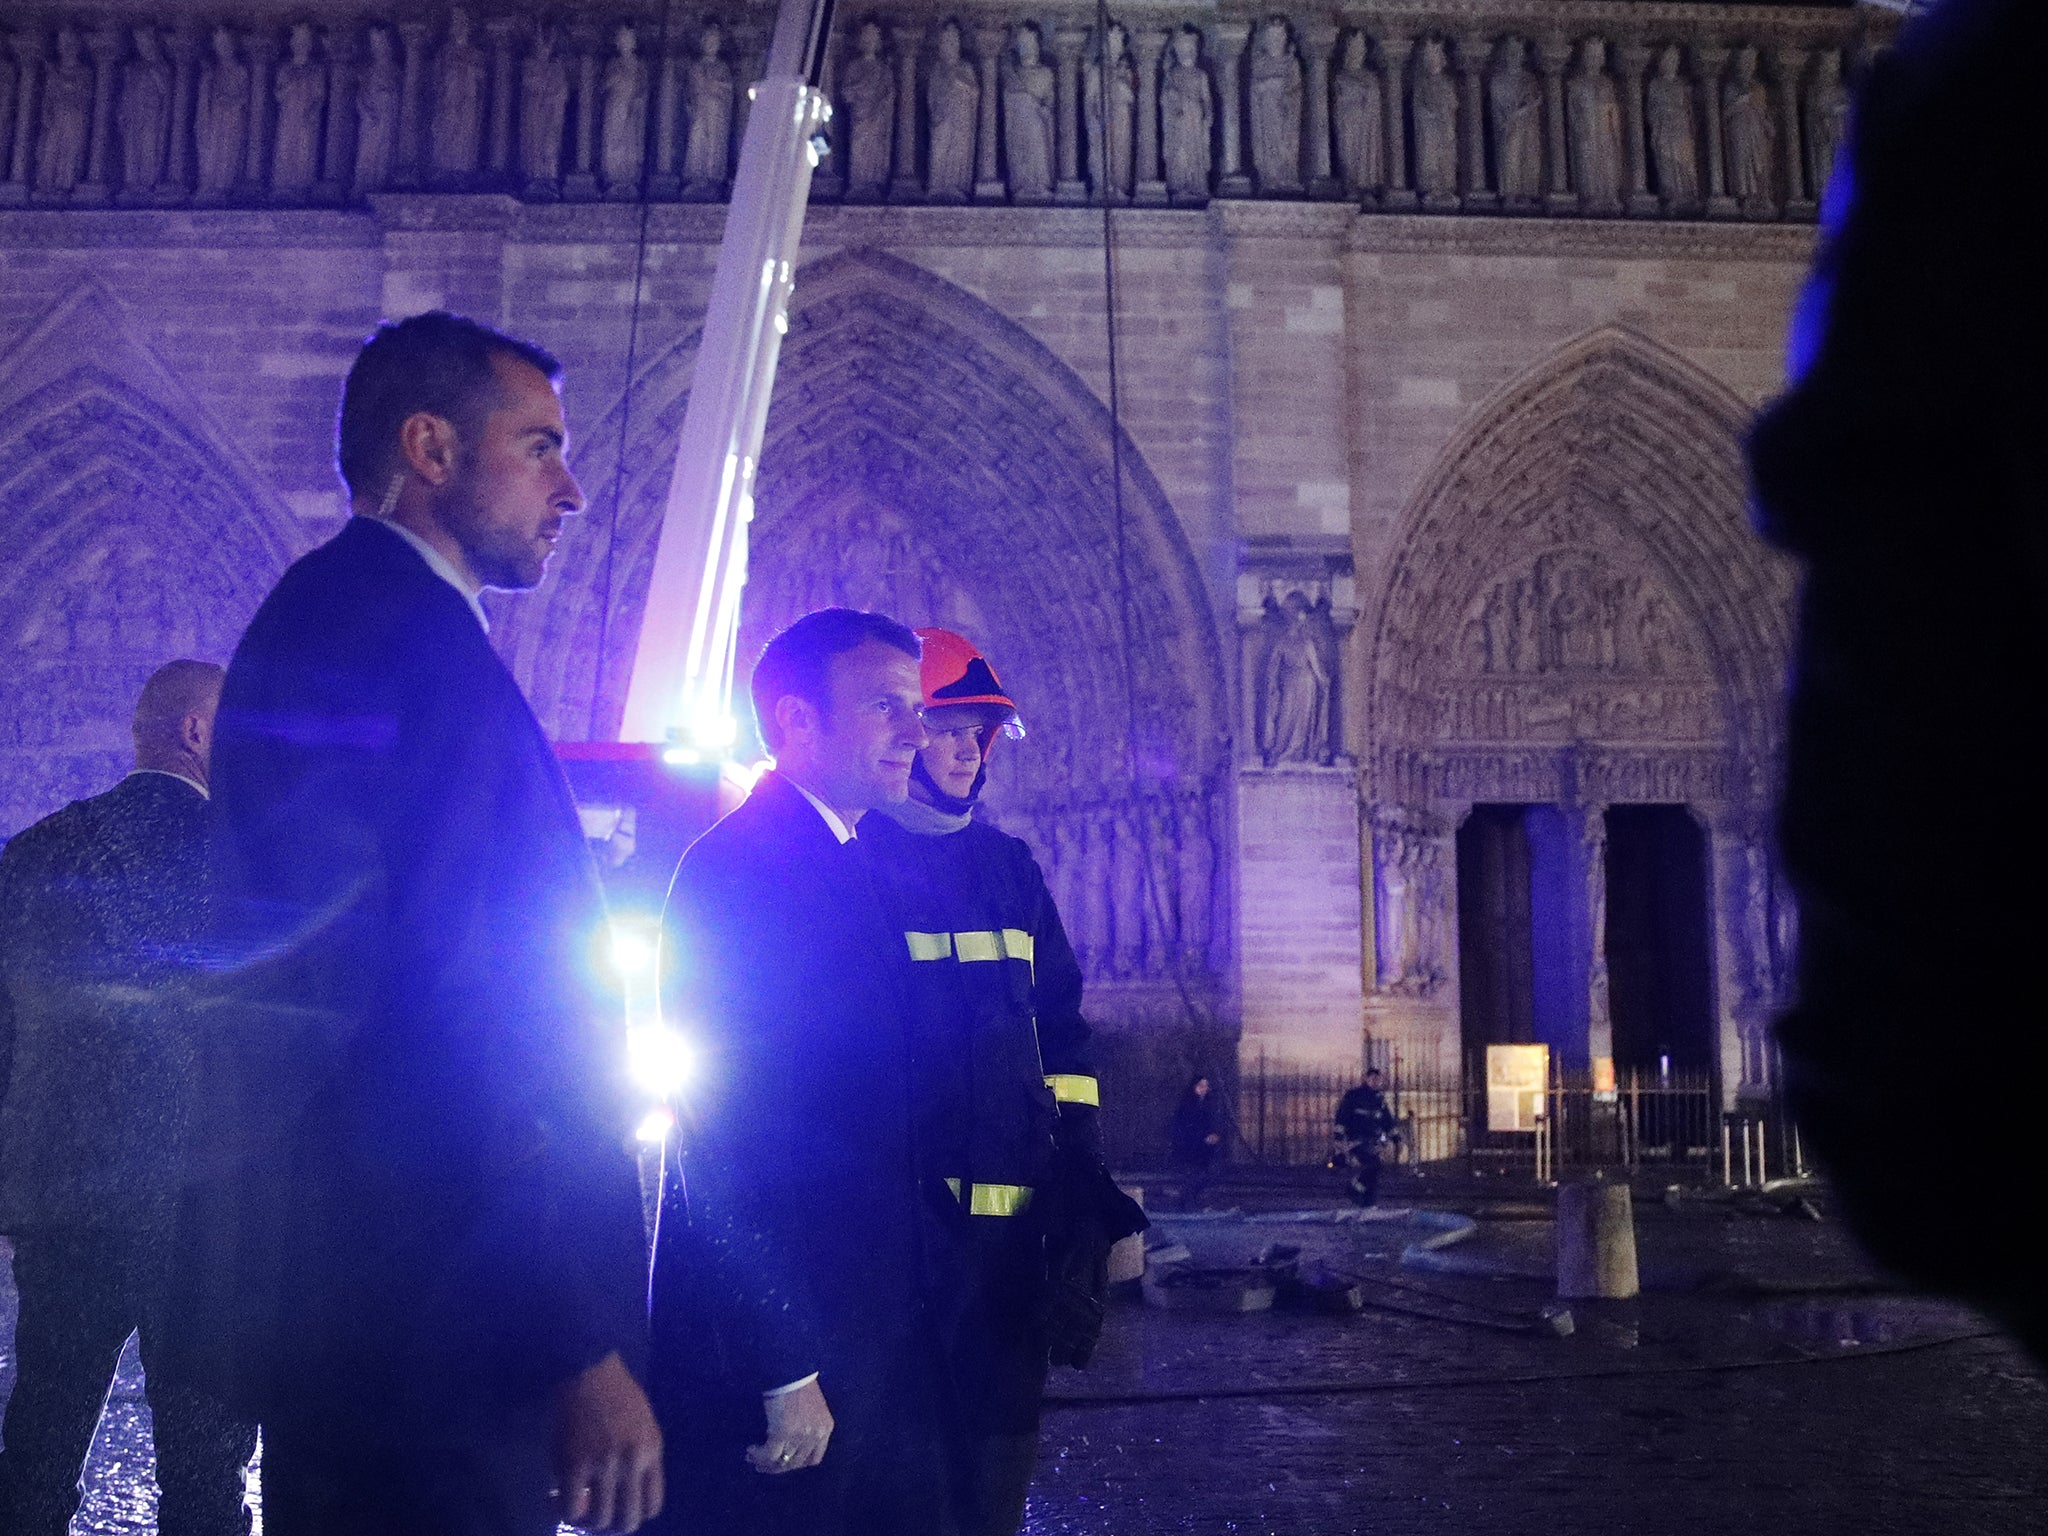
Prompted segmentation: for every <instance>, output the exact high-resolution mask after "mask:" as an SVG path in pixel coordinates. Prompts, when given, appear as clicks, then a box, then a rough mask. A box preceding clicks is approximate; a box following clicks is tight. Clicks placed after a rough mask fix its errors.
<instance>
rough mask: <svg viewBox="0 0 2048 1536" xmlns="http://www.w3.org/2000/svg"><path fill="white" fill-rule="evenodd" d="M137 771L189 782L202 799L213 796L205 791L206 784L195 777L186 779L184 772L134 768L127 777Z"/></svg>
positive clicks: (183, 782) (209, 798)
mask: <svg viewBox="0 0 2048 1536" xmlns="http://www.w3.org/2000/svg"><path fill="white" fill-rule="evenodd" d="M138 773H158V774H162V775H163V776H164V777H165V778H167V779H176V780H177V781H178V782H179V783H180V784H190V785H191V786H192V787H193V788H194V789H196V790H198V791H199V798H200V799H202V800H211V799H212V798H213V796H212V795H211V794H209V793H208V792H207V788H206V786H205V785H204V784H202V783H200V782H199V781H198V780H197V779H188V778H186V777H185V775H184V774H182V773H173V772H171V770H170V769H168V768H136V769H132V770H131V771H130V772H129V774H128V777H129V778H131V779H132V778H134V777H135V775H136V774H138Z"/></svg>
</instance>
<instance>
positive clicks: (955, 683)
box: [917, 629, 1024, 757]
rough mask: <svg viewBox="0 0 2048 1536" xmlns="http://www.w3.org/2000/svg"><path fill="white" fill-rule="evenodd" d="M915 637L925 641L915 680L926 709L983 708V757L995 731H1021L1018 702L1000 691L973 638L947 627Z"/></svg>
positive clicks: (1016, 734) (1017, 733)
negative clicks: (921, 689)
mask: <svg viewBox="0 0 2048 1536" xmlns="http://www.w3.org/2000/svg"><path fill="white" fill-rule="evenodd" d="M917 638H918V639H920V640H922V641H923V642H924V661H923V663H922V664H921V665H920V666H919V668H918V682H919V684H920V686H921V687H922V688H923V690H924V707H925V708H926V709H947V708H952V707H956V706H959V705H967V706H969V707H977V706H978V707H980V708H982V709H984V710H986V711H987V715H988V727H987V729H986V730H985V731H984V732H983V733H982V738H981V755H982V756H983V757H986V756H988V752H989V748H991V747H993V746H994V745H995V741H996V736H997V735H998V734H1001V735H1004V736H1008V737H1011V738H1012V739H1015V738H1016V737H1019V736H1022V735H1023V734H1024V723H1023V721H1022V720H1020V719H1019V718H1018V716H1017V701H1016V700H1014V699H1012V698H1011V697H1010V696H1009V695H1008V694H1007V693H1005V692H1004V691H1003V685H1002V683H1001V681H1000V680H999V679H998V678H997V677H996V672H995V668H993V667H991V666H990V665H989V664H988V658H987V657H985V656H983V655H982V654H981V652H980V651H978V650H976V649H975V648H974V642H973V641H971V640H969V639H968V638H967V637H966V636H965V635H956V634H955V633H953V631H952V630H950V629H920V630H918V631H917Z"/></svg>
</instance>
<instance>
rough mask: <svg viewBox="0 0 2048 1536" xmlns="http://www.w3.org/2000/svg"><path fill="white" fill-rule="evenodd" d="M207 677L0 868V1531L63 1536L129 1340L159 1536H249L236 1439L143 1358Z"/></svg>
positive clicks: (168, 1229)
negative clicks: (1, 1320) (149, 1445)
mask: <svg viewBox="0 0 2048 1536" xmlns="http://www.w3.org/2000/svg"><path fill="white" fill-rule="evenodd" d="M220 685H221V670H220V668H219V667H216V666H213V665H211V664H209V663H207V662H202V661H174V662H171V663H170V664H168V665H167V666H164V667H160V668H159V669H158V670H157V671H156V673H155V674H154V675H153V676H151V678H150V679H149V681H148V682H147V683H146V684H145V685H144V686H143V689H142V695H141V697H140V698H139V699H138V700H137V701H136V705H135V721H134V734H135V771H134V772H133V773H131V774H129V775H128V776H127V777H126V778H125V779H123V780H121V782H120V783H119V784H116V785H115V786H114V787H113V788H112V789H110V790H108V791H107V792H106V793H105V794H102V795H95V796H94V797H93V798H92V799H90V800H78V801H74V802H73V803H72V804H70V805H67V806H66V807H64V809H63V810H61V811H58V812H57V813H56V814H55V815H54V816H48V817H45V818H44V819H43V820H42V821H39V822H37V823H36V824H35V825H34V826H32V827H30V828H28V829H27V830H26V831H24V832H22V833H20V834H19V835H17V836H16V837H15V838H13V839H12V840H11V841H10V842H9V843H8V844H7V850H6V852H5V853H4V854H0V1232H6V1233H8V1234H9V1235H10V1236H11V1237H12V1238H13V1239H14V1283H15V1289H16V1291H17V1292H19V1294H20V1297H21V1312H20V1316H19V1318H18V1320H17V1322H16V1324H15V1330H14V1356H15V1378H14V1395H13V1396H12V1397H11V1398H9V1399H8V1403H7V1419H6V1424H5V1426H4V1430H0V1433H4V1436H5V1448H4V1449H0V1531H5V1532H7V1533H8V1536H64V1532H65V1531H66V1530H68V1529H69V1527H70V1523H71V1516H72V1515H73V1514H74V1513H75V1512H76V1511H77V1509H78V1505H79V1498H80V1492H79V1482H78V1478H79V1472H80V1469H81V1468H82V1467H83V1465H84V1463H85V1457H86V1452H87V1451H88V1450H89V1449H90V1448H91V1446H92V1437H93V1430H94V1429H95V1427H96V1426H97V1425H98V1423H99V1418H100V1408H101V1405H102V1404H104V1403H105V1401H106V1397H107V1386H108V1383H109V1382H110V1380H111V1379H112V1377H113V1374H114V1367H115V1365H116V1363H117V1362H118V1361H119V1360H120V1357H121V1350H122V1347H123V1346H124V1345H125V1344H126V1343H127V1342H128V1336H129V1335H130V1334H131V1333H135V1332H137V1331H138V1330H139V1331H140V1332H141V1335H142V1361H143V1368H144V1369H145V1370H146V1371H147V1372H148V1375H149V1381H148V1390H149V1405H150V1411H151V1415H152V1418H153V1422H154V1437H155V1441H156V1477H157V1487H158V1489H159V1501H158V1507H157V1517H158V1521H159V1529H160V1530H162V1531H163V1532H164V1533H165V1536H187V1533H195V1536H196V1533H207V1536H212V1533H229V1532H240V1531H247V1530H248V1529H249V1514H248V1510H247V1508H246V1507H245V1505H244V1503H243V1491H244V1488H243V1482H244V1479H243V1474H244V1471H245V1469H246V1466H247V1463H248V1460H249V1457H250V1454H251V1453H252V1452H253V1451H254V1450H255V1449H256V1430H255V1426H254V1425H253V1424H247V1423H238V1422H236V1420H235V1419H234V1417H233V1416H232V1415H231V1414H230V1413H229V1412H228V1410H227V1408H226V1407H225V1406H224V1405H223V1404H221V1403H220V1402H219V1401H217V1400H215V1399H213V1398H210V1397H208V1396H206V1395H205V1394H204V1393H202V1392H197V1391H194V1390H192V1389H191V1387H190V1386H189V1385H188V1384H186V1383H184V1382H181V1381H180V1379H179V1376H178V1373H177V1372H176V1370H175V1369H172V1368H168V1367H166V1365H165V1363H164V1361H163V1359H162V1357H161V1355H160V1353H159V1351H160V1347H161V1344H162V1340H163V1330H164V1327H165V1324H166V1322H167V1321H168V1318H167V1315H166V1307H167V1296H166V1286H167V1282H168V1278H169V1264H170V1250H171V1233H172V1229H173V1226H174V1223H175V1217H176V1212H177V1194H178V1189H179V1185H180V1180H181V1177H182V1175H183V1172H184V1153H185V1138H186V1129H187V1116H188V1114H189V1111H190V1108H191V1097H192V1092H193V1089H194V1086H195V1080H194V1079H195V1069H196V1060H195V1056H196V1052H195V1039H194V1032H195V1029H196V1027H197V1025H196V1020H195V1015H194V1011H193V1009H192V1007H191V1006H190V1002H191V997H190V989H191V983H192V980H193V977H194V975H195V972H196V970H197V968H198V967H197V962H198V960H199V957H200V955H201V952H202V950H203V947H204V945H205V942H206V940H207V937H208V932H209V928H210V926H211V912H210V908H209V903H208V900H207V885H206V853H207V837H208V834H209V830H210V828H211V825H212V818H211V815H210V810H209V806H208V803H207V767H208V758H209V754H210V750H211V747H212V741H213V720H214V710H215V707H216V706H217V705H218V704H219V702H220Z"/></svg>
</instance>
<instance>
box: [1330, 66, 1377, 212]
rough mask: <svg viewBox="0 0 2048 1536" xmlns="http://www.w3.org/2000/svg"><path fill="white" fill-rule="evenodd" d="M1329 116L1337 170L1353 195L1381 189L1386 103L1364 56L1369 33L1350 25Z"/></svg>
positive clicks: (1333, 82) (1331, 95)
mask: <svg viewBox="0 0 2048 1536" xmlns="http://www.w3.org/2000/svg"><path fill="white" fill-rule="evenodd" d="M1330 118H1331V127H1332V129H1333V130H1334V136H1335V139H1336V150H1337V175H1338V177H1339V179H1340V180H1341V181H1342V183H1343V187H1344V191H1345V193H1346V194H1347V195H1349V196H1351V197H1360V196H1363V195H1364V194H1365V193H1367V192H1377V191H1379V190H1380V189H1381V188H1382V187H1384V186H1385V185H1386V184H1387V172H1386V150H1385V147H1384V145H1383V143H1382V140H1383V137H1384V125H1385V121H1386V108H1385V103H1384V98H1383V97H1382V96H1381V94H1380V77H1379V75H1378V74H1377V73H1376V72H1375V71H1374V70H1373V68H1372V65H1371V64H1370V63H1369V62H1367V59H1366V37H1365V34H1364V33H1363V32H1359V31H1356V30H1354V31H1352V32H1351V33H1349V34H1348V35H1347V36H1346V37H1345V39H1344V53H1343V56H1342V58H1341V59H1340V61H1339V63H1338V66H1337V77H1336V79H1335V80H1334V81H1332V82H1331V89H1330Z"/></svg>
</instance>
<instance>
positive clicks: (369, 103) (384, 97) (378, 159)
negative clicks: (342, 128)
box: [353, 27, 402, 192]
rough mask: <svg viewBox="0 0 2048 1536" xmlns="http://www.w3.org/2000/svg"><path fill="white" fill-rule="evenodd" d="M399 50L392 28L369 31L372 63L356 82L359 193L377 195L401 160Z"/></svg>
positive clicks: (357, 184) (371, 29)
mask: <svg viewBox="0 0 2048 1536" xmlns="http://www.w3.org/2000/svg"><path fill="white" fill-rule="evenodd" d="M401 79H402V75H401V71H400V68H399V63H398V49H397V48H396V47H395V46H394V45H393V43H392V40H391V29H390V28H389V27H372V28H370V62H369V63H368V64H367V65H365V66H364V68H363V76H362V78H361V79H360V80H358V81H357V82H356V164H355V176H354V178H353V182H354V186H355V189H356V191H357V192H375V191H376V190H377V189H378V188H379V187H382V186H383V185H384V184H385V183H386V182H388V181H390V180H391V166H392V162H393V161H394V160H396V159H397V157H398V92H399V84H400V81H401Z"/></svg>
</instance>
